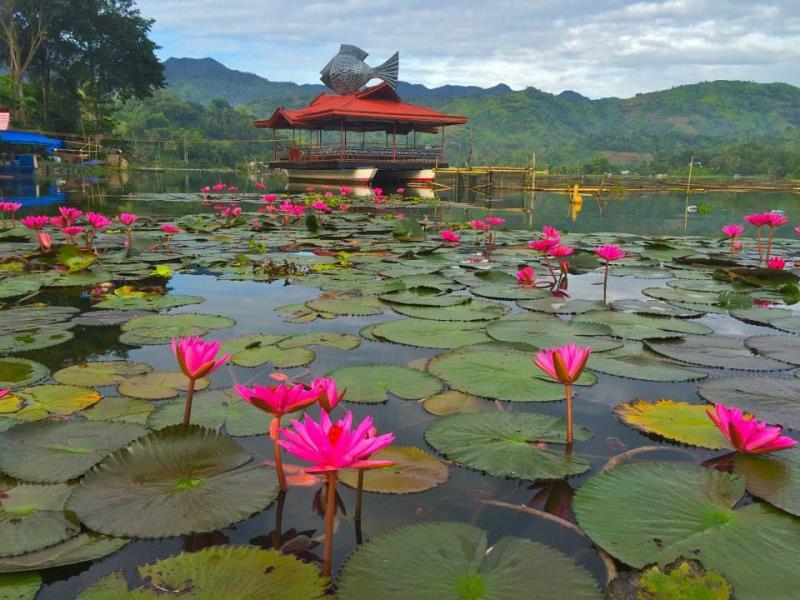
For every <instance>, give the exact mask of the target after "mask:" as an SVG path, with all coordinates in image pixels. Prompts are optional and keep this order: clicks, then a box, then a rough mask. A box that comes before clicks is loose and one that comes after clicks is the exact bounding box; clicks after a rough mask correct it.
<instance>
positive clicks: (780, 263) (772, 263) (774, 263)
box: [767, 256, 786, 271]
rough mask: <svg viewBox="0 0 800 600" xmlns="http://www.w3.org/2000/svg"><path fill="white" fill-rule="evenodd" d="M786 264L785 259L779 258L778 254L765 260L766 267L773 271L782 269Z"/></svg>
mask: <svg viewBox="0 0 800 600" xmlns="http://www.w3.org/2000/svg"><path fill="white" fill-rule="evenodd" d="M785 266H786V261H785V260H783V259H782V258H780V257H779V256H773V257H772V258H770V259H769V260H767V268H768V269H773V270H775V271H782V270H783V269H784V267H785Z"/></svg>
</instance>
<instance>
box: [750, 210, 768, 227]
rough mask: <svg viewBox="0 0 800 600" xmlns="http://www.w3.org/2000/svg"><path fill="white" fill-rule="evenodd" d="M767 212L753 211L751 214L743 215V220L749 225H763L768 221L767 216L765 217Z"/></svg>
mask: <svg viewBox="0 0 800 600" xmlns="http://www.w3.org/2000/svg"><path fill="white" fill-rule="evenodd" d="M767 214H768V213H754V214H752V215H745V217H744V220H745V221H747V222H748V223H750V225H755V226H756V227H763V226H764V225H766V224H767V221H769V217H767Z"/></svg>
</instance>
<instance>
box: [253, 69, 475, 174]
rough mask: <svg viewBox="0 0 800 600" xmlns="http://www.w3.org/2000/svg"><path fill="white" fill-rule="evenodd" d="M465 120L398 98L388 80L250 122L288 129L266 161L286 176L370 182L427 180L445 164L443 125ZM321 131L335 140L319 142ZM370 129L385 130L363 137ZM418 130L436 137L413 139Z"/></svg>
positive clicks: (317, 99) (275, 128)
mask: <svg viewBox="0 0 800 600" xmlns="http://www.w3.org/2000/svg"><path fill="white" fill-rule="evenodd" d="M466 122H467V118H466V117H461V116H456V115H446V114H444V113H441V112H439V111H437V110H434V109H432V108H428V107H425V106H419V105H417V104H410V103H408V102H403V101H402V100H401V99H400V96H398V95H397V92H396V91H395V90H394V89H393V88H392V87H391V86H390V85H389V84H387V83H381V84H379V85H376V86H373V87H368V88H364V89H361V90H359V91H357V92H354V93H352V94H346V95H341V96H340V95H337V94H328V93H323V94H320V95H319V96H317V97H316V98H315V99H314V100H313V101H312V102H311V103H310V104H309V105H308V106H306V107H305V108H300V109H296V110H287V109H285V108H278V109H277V110H276V111H275V112H274V113H273V114H272V116H271V117H270V118H269V119H261V120H257V121H255V123H254V124H255V126H256V127H260V128H268V129H272V130H281V129H282V130H291V131H292V139H291V140H290V141H289V143H288V144H280V145H275V146H274V147H273V159H272V160H271V161H270V163H269V165H270V167H273V168H278V169H285V170H286V171H287V172H288V175H289V178H290V179H292V180H303V181H347V182H353V183H370V182H371V181H372V179H373V178H375V177H378V178H380V179H384V180H385V179H391V180H396V181H411V182H413V181H417V182H422V181H432V180H433V177H434V168H436V167H445V166H447V163H446V162H445V157H444V148H445V143H444V142H445V134H444V131H445V127H447V126H448V125H463V124H464V123H466ZM303 132H306V133H305V134H304V133H303ZM323 132H338V133H339V139H338V143H334V144H330V143H328V141H329V140H326V143H324V144H323ZM374 132H384V133H385V138H384V141H383V142H382V143H380V142H379V143H376V142H375V141H374V140H375V136H374V135H370V138H369V140H368V139H367V135H368V134H371V133H374ZM418 133H427V134H437V136H438V137H437V138H434V139H437V140H438V141H436V142H435V143H431V141H430V136H426V138H427V141H426V142H425V143H423V144H418V143H417V142H418V140H417V134H418ZM328 138H330V136H328Z"/></svg>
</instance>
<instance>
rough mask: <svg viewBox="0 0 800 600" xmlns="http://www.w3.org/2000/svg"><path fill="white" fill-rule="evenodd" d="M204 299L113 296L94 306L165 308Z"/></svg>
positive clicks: (198, 301)
mask: <svg viewBox="0 0 800 600" xmlns="http://www.w3.org/2000/svg"><path fill="white" fill-rule="evenodd" d="M204 300H205V298H202V297H200V296H177V295H176V296H169V295H164V296H160V295H146V296H142V297H137V296H112V297H111V298H108V299H107V300H103V301H102V302H98V303H97V304H95V305H94V308H102V309H113V310H164V309H167V308H176V307H178V306H187V305H189V304H201V303H202V302H203V301H204Z"/></svg>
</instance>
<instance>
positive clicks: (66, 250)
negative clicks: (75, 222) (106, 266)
mask: <svg viewBox="0 0 800 600" xmlns="http://www.w3.org/2000/svg"><path fill="white" fill-rule="evenodd" d="M56 260H57V261H58V263H59V264H60V265H64V266H65V267H66V268H67V273H77V272H78V271H83V270H84V269H88V268H89V267H91V266H92V265H93V264H94V263H95V262H97V254H95V253H94V252H92V251H91V250H83V249H81V248H78V247H77V246H73V245H71V244H64V245H62V246H59V248H58V252H57V253H56Z"/></svg>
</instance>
